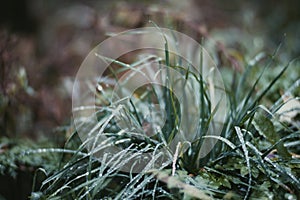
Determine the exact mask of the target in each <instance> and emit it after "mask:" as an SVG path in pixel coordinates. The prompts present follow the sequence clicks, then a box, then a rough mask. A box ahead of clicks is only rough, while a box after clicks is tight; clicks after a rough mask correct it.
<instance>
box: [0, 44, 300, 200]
mask: <svg viewBox="0 0 300 200" xmlns="http://www.w3.org/2000/svg"><path fill="white" fill-rule="evenodd" d="M167 44H168V43H167V42H166V48H165V57H158V56H154V55H143V56H142V57H141V59H139V60H137V61H136V62H135V63H132V64H127V63H122V62H121V61H115V60H113V62H114V64H115V65H116V66H118V67H112V68H110V74H108V76H107V79H105V80H102V82H101V81H99V83H98V84H99V86H100V87H99V88H100V89H101V88H105V87H107V85H106V84H114V83H115V82H116V81H117V80H119V78H118V77H120V74H123V73H126V72H128V70H132V69H133V68H134V69H135V71H134V74H133V76H134V75H139V74H142V73H143V72H145V70H146V69H148V68H147V67H149V66H150V65H151V64H153V63H156V64H157V66H158V67H161V68H159V69H164V70H165V75H166V77H167V78H166V79H165V81H166V82H165V85H166V86H168V87H162V86H160V85H145V86H143V87H141V88H139V89H138V90H135V91H134V95H132V96H126V95H125V97H126V98H125V100H128V101H124V99H123V101H117V102H116V101H112V99H113V98H112V94H113V93H112V91H111V90H109V89H106V90H99V91H98V93H97V95H96V97H97V99H96V100H97V105H99V109H98V110H97V118H98V122H97V124H94V123H91V124H88V125H87V124H86V123H84V125H85V126H86V127H83V128H86V131H87V133H88V136H89V137H88V138H87V140H83V141H82V142H81V141H80V138H79V136H78V133H77V132H76V130H75V131H74V132H73V133H72V135H71V137H70V138H69V139H68V141H67V142H66V144H65V147H64V148H63V149H57V148H46V149H42V148H37V150H25V152H26V153H25V154H24V153H23V154H21V153H20V154H18V155H21V158H22V159H25V158H27V157H28V156H34V157H38V155H44V154H48V155H49V156H50V155H51V157H53V158H55V159H54V160H56V161H57V160H59V161H58V162H57V163H58V165H55V168H51V167H50V168H47V167H46V166H44V165H41V164H40V165H37V166H40V168H39V169H38V170H37V171H36V172H35V177H38V176H39V174H40V173H43V174H44V176H45V178H44V179H43V180H42V181H36V182H35V183H34V186H33V191H32V194H31V199H75V198H76V199H297V198H300V193H299V191H300V181H299V177H300V158H299V157H300V156H299V154H300V148H299V139H300V129H299V107H293V105H291V104H289V101H286V100H283V99H282V98H281V95H278V94H277V93H278V92H283V93H285V94H286V95H288V96H289V97H291V98H293V99H294V100H296V101H299V96H298V95H299V90H300V87H299V80H300V79H299V77H300V76H299V74H298V76H297V75H295V73H298V72H295V71H297V70H296V69H297V68H299V64H300V63H299V61H298V60H293V61H291V62H290V63H288V64H286V65H285V66H281V64H280V62H279V61H277V60H276V58H277V54H278V52H279V48H278V49H277V50H276V51H275V52H274V53H273V54H271V55H269V56H266V57H264V59H261V56H260V55H257V57H256V58H257V59H256V58H254V59H253V60H251V61H249V62H248V63H245V65H246V66H247V67H245V69H244V70H243V72H242V73H238V72H235V71H233V70H229V71H228V69H227V68H225V69H222V68H221V70H227V73H226V74H225V75H226V76H227V77H224V80H225V90H226V94H227V98H228V99H227V101H228V105H229V109H228V110H227V111H226V119H225V122H224V126H223V127H222V129H221V130H220V131H221V132H220V134H217V135H212V134H210V127H211V126H213V125H214V123H215V122H214V117H215V114H216V112H217V111H218V109H219V108H218V106H216V107H215V109H212V102H211V100H210V98H209V83H208V82H207V80H206V79H205V78H204V77H202V74H201V73H200V74H198V73H196V72H195V71H194V70H192V69H190V68H189V67H187V63H185V62H183V61H182V60H180V59H179V58H178V59H174V60H172V59H171V57H173V55H170V54H169V50H168V46H167ZM266 55H267V54H266ZM97 56H98V57H99V59H104V60H109V58H105V57H101V55H97ZM200 58H201V59H202V58H203V55H201V56H200ZM201 63H202V62H200V64H201ZM162 65H166V66H167V67H166V68H162ZM200 68H201V67H200ZM173 70H175V71H176V72H178V74H177V75H176V76H175V75H174V74H172V71H173ZM270 71H272V73H269V72H270ZM273 72H274V73H273ZM291 72H292V74H291V75H289V74H288V75H287V74H286V73H291ZM151 73H155V71H151ZM270 74H271V75H270ZM274 74H275V75H274ZM228 77H229V78H228ZM290 77H293V78H292V80H289V78H290ZM297 79H298V80H297ZM126 81H127V82H126ZM129 81H130V80H129V79H128V80H126V79H125V80H123V83H124V84H126V83H128V82H129ZM289 81H290V82H289ZM293 82H295V83H293ZM281 85H283V86H281ZM110 86H111V85H110ZM119 87H120V90H122V89H123V88H122V85H119ZM176 87H179V88H180V89H181V90H182V94H183V95H182V96H178V95H175V92H174V91H175V89H176ZM281 87H284V88H283V89H281ZM191 89H192V91H195V92H194V93H195V94H194V95H192V96H191V97H190V96H188V94H189V90H191ZM122 92H125V94H126V90H122ZM275 97H276V98H275ZM186 98H191V99H186ZM274 98H275V99H274ZM290 101H291V100H290ZM191 102H194V103H195V102H196V103H197V106H199V107H198V108H201V109H200V110H201V112H200V113H198V114H199V115H200V116H199V120H198V121H196V122H195V124H193V126H195V128H194V129H192V128H190V129H189V127H188V126H186V127H185V128H186V129H184V130H187V131H188V132H189V137H191V138H192V139H190V140H188V142H178V141H177V142H175V143H174V140H175V139H176V136H181V135H180V134H181V133H180V130H179V129H178V126H179V125H180V123H181V122H184V123H190V121H191V120H192V118H190V119H187V120H186V119H184V120H186V121H184V120H183V119H182V118H183V113H182V111H183V109H182V108H183V107H184V108H189V106H191ZM154 104H155V105H154ZM216 105H218V102H217V103H216ZM285 105H289V109H287V108H285V107H286V106H285ZM97 108H98V107H97ZM281 108H283V111H284V112H286V113H289V112H296V115H288V117H289V119H290V121H286V120H282V118H281V116H282V115H283V113H284V112H278V111H279V110H280V109H281ZM87 109H88V108H87ZM143 110H147V111H148V112H147V114H145V112H143ZM157 110H164V111H165V113H160V112H158V111H157ZM188 112H190V111H188ZM184 116H189V115H187V114H186V115H184ZM157 118H159V119H160V120H157ZM163 119H164V120H165V124H164V125H163V126H162V127H161V122H160V121H162V120H163ZM82 120H83V121H84V122H86V121H85V120H86V119H82ZM149 124H150V125H152V127H151V126H149ZM147 125H148V126H147ZM183 125H184V124H183ZM149 130H151V131H154V133H155V134H148V133H149V132H147V131H149ZM99 134H102V135H104V136H105V137H103V138H102V136H99ZM206 139H210V140H214V141H216V145H215V146H214V148H213V149H212V151H210V152H209V153H208V154H207V155H205V156H201V148H202V147H203V145H204V141H205V140H206ZM175 141H176V140H175ZM112 146H117V147H118V148H119V149H120V150H118V151H116V150H115V149H114V148H111V147H112ZM87 149H88V150H87ZM107 149H108V150H107ZM145 155H148V158H145ZM1 156H3V154H2V155H1ZM99 156H100V157H101V159H100V160H101V162H100V160H99V159H98V158H99ZM3 160H5V159H3ZM162 160H163V161H165V162H162ZM14 162H15V161H12V162H11V163H14ZM47 162H49V163H52V162H53V161H47ZM138 162H141V163H143V164H138ZM132 163H133V164H132ZM1 166H3V163H2V165H1ZM140 166H142V167H140ZM10 168H12V167H10ZM137 171H138V172H139V173H137ZM34 180H35V179H34Z"/></svg>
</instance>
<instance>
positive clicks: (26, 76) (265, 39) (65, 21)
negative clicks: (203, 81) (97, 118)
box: [0, 0, 300, 138]
mask: <svg viewBox="0 0 300 200" xmlns="http://www.w3.org/2000/svg"><path fill="white" fill-rule="evenodd" d="M298 8H300V1H297V0H287V1H276V0H266V1H263V2H262V1H259V0H255V1H249V2H241V1H238V0H232V1H230V2H225V1H221V0H215V1H209V0H187V1H180V0H160V1H137V0H130V1H116V0H109V1H106V0H101V1H79V0H77V1H74V0H72V1H71V0H69V1H63V2H62V1H58V0H53V1H46V0H40V1H37V0H11V1H6V2H3V3H2V5H1V7H0V65H1V69H0V70H1V75H0V94H1V100H0V111H1V114H0V119H1V121H0V128H1V129H0V130H1V135H2V136H18V137H31V138H37V137H39V136H41V135H43V136H45V135H46V136H47V137H55V131H53V130H54V128H56V127H58V126H63V125H65V124H69V122H70V119H71V98H70V95H71V90H72V80H73V78H74V76H75V75H76V71H77V70H78V68H79V66H80V64H81V62H82V61H83V59H84V58H85V56H86V55H87V54H88V52H89V51H90V50H91V49H92V48H93V47H95V46H96V45H97V44H98V43H100V42H101V41H103V40H104V39H105V38H107V37H108V36H107V33H109V32H120V31H124V30H127V29H132V28H137V27H145V26H153V25H152V24H151V23H149V20H152V21H154V22H155V23H156V24H158V25H159V26H161V27H167V28H172V29H176V30H178V31H181V32H183V33H186V34H188V35H190V36H191V37H193V38H195V39H196V40H198V41H200V39H201V38H202V37H204V38H213V39H214V40H215V41H217V42H219V44H221V46H225V47H226V48H227V49H230V52H232V55H233V57H236V58H237V59H241V60H243V59H247V58H244V57H245V55H248V56H249V57H251V56H252V55H255V54H256V53H258V52H259V51H261V50H262V49H264V48H268V49H270V50H272V49H275V48H276V47H277V45H278V43H279V42H280V41H281V40H282V38H283V37H284V35H286V37H285V42H286V49H287V50H288V52H287V53H286V55H285V56H286V57H287V58H286V59H289V57H295V56H296V55H299V52H300V39H299V35H300V20H299V19H300V12H299V10H298ZM221 50H222V48H221ZM217 51H218V50H217ZM240 57H243V58H240ZM217 62H218V63H221V64H222V63H226V62H221V61H217ZM241 65H242V62H241Z"/></svg>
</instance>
